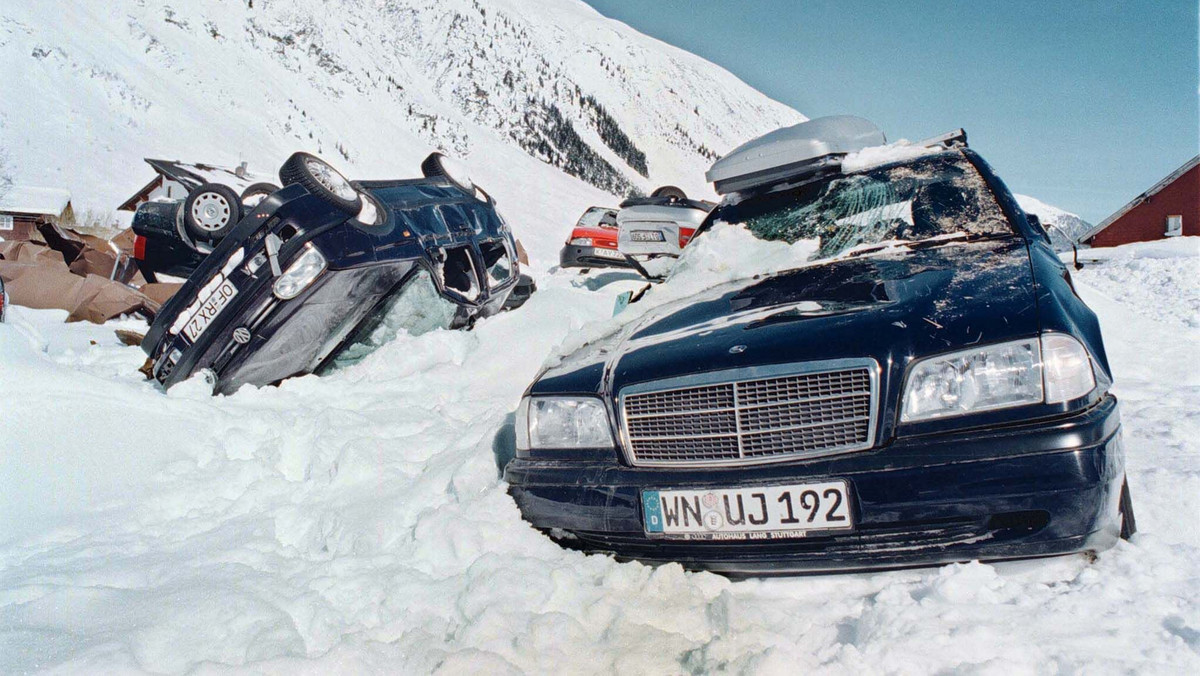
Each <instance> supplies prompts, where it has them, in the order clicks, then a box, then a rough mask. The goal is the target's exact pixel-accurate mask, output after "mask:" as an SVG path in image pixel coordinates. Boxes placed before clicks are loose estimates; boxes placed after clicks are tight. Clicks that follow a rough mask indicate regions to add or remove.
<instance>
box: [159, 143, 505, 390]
mask: <svg viewBox="0 0 1200 676" xmlns="http://www.w3.org/2000/svg"><path fill="white" fill-rule="evenodd" d="M421 168H422V171H423V173H424V174H425V177H424V178H418V179H407V180H388V181H349V180H347V179H346V178H344V177H343V176H342V175H341V174H340V173H338V171H337V170H336V169H334V168H333V167H332V166H330V165H329V164H327V163H326V162H324V161H322V160H321V159H319V158H317V157H315V156H313V155H309V154H307V153H296V154H294V155H292V156H291V157H290V158H289V159H288V161H287V162H286V163H284V165H283V167H282V168H281V169H280V171H279V176H280V179H281V181H282V183H283V185H284V187H283V188H282V189H281V190H279V191H277V192H275V193H273V194H271V195H270V196H268V197H267V198H266V199H264V200H263V201H262V202H261V203H259V204H258V205H257V206H255V207H254V208H253V209H251V210H250V211H249V212H248V213H247V214H246V215H245V216H244V217H243V218H242V219H241V221H240V222H239V223H237V224H236V225H235V226H234V228H233V230H231V231H230V232H229V234H228V235H227V236H225V237H224V238H223V239H222V241H221V242H220V243H219V244H218V245H217V246H216V247H215V248H214V249H213V251H212V253H211V254H209V255H208V256H207V257H205V258H204V260H203V261H202V262H201V263H200V265H199V267H197V268H196V270H195V272H194V273H193V274H192V275H191V276H190V277H189V278H188V280H187V283H186V284H184V286H183V287H182V288H181V289H180V290H179V291H178V292H177V293H176V294H175V296H174V297H173V298H171V300H170V301H169V302H168V303H167V304H166V305H165V306H163V308H162V311H161V312H160V313H159V315H158V317H157V319H156V320H155V322H154V324H153V325H152V326H151V328H150V331H149V332H148V333H147V335H146V338H145V340H144V341H143V343H142V347H143V349H144V350H145V351H146V352H147V354H149V356H150V358H151V361H152V363H153V368H152V373H153V376H154V378H155V379H156V380H158V382H160V383H162V385H164V386H171V385H173V384H175V383H177V382H179V381H181V380H184V379H186V378H188V377H190V376H191V375H193V374H196V373H202V374H204V376H205V378H206V379H207V380H208V381H209V382H210V383H211V384H212V386H213V388H214V391H215V392H219V393H225V392H231V391H233V390H236V389H237V388H238V387H239V386H241V385H243V384H247V383H249V384H253V385H266V384H270V383H275V382H278V381H280V380H282V379H284V378H288V377H290V376H294V375H299V374H304V373H310V372H322V371H325V370H327V369H330V368H336V367H338V366H341V365H345V364H349V363H353V362H355V361H357V360H359V359H361V358H362V357H363V356H365V355H366V354H367V353H368V352H370V351H371V350H372V349H374V348H375V347H378V346H379V345H381V344H382V343H384V342H386V341H387V340H390V339H391V338H392V337H393V336H395V335H396V334H397V332H400V331H406V332H408V333H410V334H419V333H422V332H425V331H428V330H431V329H434V328H439V327H445V328H454V327H463V326H469V325H471V324H472V323H473V322H474V321H475V320H476V319H479V318H482V317H486V316H489V315H492V314H494V313H496V312H499V311H500V310H501V309H504V308H505V304H506V301H507V300H508V298H509V295H510V294H511V293H512V292H513V289H514V288H515V287H516V286H517V284H518V280H519V278H520V277H521V275H520V274H519V263H518V261H517V253H516V245H515V242H514V240H513V236H512V233H511V231H510V229H509V227H508V225H507V224H506V223H505V222H504V220H503V219H502V218H501V217H500V214H499V213H498V212H497V211H496V207H495V203H494V201H493V200H492V199H491V197H490V196H488V194H487V193H486V192H484V191H483V190H482V189H480V188H478V187H477V186H475V185H474V183H473V182H472V181H471V180H470V178H469V177H468V176H467V175H466V174H465V172H463V171H462V169H461V168H460V167H459V166H458V165H457V164H456V163H454V162H452V161H451V160H450V159H449V158H446V157H443V156H442V155H440V154H439V153H434V154H433V155H431V156H430V157H429V158H428V159H426V160H425V162H424V163H423V164H422V167H421Z"/></svg>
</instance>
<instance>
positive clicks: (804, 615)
mask: <svg viewBox="0 0 1200 676" xmlns="http://www.w3.org/2000/svg"><path fill="white" fill-rule="evenodd" d="M729 237H731V238H736V237H738V235H737V234H736V233H734V234H730V235H729ZM704 260H707V258H706V257H701V259H699V262H703V261H704ZM1138 260H1142V259H1141V258H1139V257H1136V256H1131V257H1123V256H1114V257H1112V258H1111V259H1110V260H1108V261H1106V262H1105V263H1103V265H1105V266H1112V267H1111V268H1110V271H1111V273H1112V274H1114V275H1115V274H1116V272H1115V271H1116V270H1117V269H1119V268H1128V269H1130V270H1132V269H1135V268H1136V267H1137V261H1138ZM1094 267H1095V268H1097V269H1099V268H1100V265H1096V266H1094ZM1089 269H1091V268H1089ZM1172 270H1173V271H1172V272H1169V273H1167V274H1168V275H1169V276H1168V277H1167V278H1165V279H1164V280H1163V283H1164V284H1165V285H1166V286H1167V287H1169V288H1175V289H1190V290H1191V292H1192V293H1194V292H1195V286H1196V279H1197V277H1196V276H1195V275H1194V274H1192V273H1191V272H1190V271H1188V270H1186V269H1184V268H1183V267H1176V268H1172ZM1085 272H1087V270H1085ZM621 274H622V273H607V272H605V273H598V274H597V275H596V276H594V277H580V276H578V275H575V274H566V273H563V274H559V275H552V276H549V277H546V278H544V280H543V284H542V287H543V290H542V291H539V293H537V294H535V295H534V296H533V298H532V299H531V300H530V301H529V303H528V304H527V305H526V306H525V307H524V308H522V309H521V310H519V311H517V312H514V313H506V314H503V315H500V316H497V317H493V318H490V319H488V320H485V321H483V322H481V323H480V324H479V326H478V327H477V328H476V329H475V330H474V331H471V332H447V331H433V332H431V333H427V334H425V335H422V336H418V337H404V336H401V337H399V338H397V339H396V340H395V341H394V342H393V343H391V344H388V345H385V346H384V347H382V348H381V349H380V350H378V351H377V352H375V353H373V354H371V355H370V356H368V357H367V358H366V359H364V360H363V361H362V362H361V363H359V364H356V365H354V366H350V367H348V368H346V369H343V370H341V371H338V372H337V373H335V374H332V375H330V376H328V377H324V378H316V377H305V378H299V379H295V380H292V381H288V382H286V383H284V384H283V385H282V386H281V387H278V388H270V387H268V388H263V389H258V390H256V389H250V388H246V389H243V390H242V391H240V392H238V393H237V394H235V395H233V396H230V397H217V398H212V397H208V396H206V395H204V394H202V393H201V392H199V391H198V390H197V391H189V388H187V387H186V386H185V387H182V388H177V389H175V390H172V392H171V393H170V395H166V396H164V395H163V394H162V393H160V392H158V391H157V390H155V389H154V388H153V387H152V386H150V385H148V384H147V383H145V382H144V381H142V380H141V379H140V376H138V375H137V374H136V373H135V372H134V369H136V367H137V366H138V365H140V363H141V360H142V354H141V352H140V351H139V350H138V349H137V348H132V347H124V346H121V345H120V344H119V343H118V342H117V341H116V340H115V338H114V337H113V336H112V333H111V329H112V328H113V327H112V326H106V327H98V326H93V325H88V324H63V323H61V322H62V316H61V314H62V313H58V312H54V311H34V310H27V309H24V308H13V315H12V320H13V321H12V323H10V324H7V325H0V364H2V366H3V368H0V391H2V392H3V394H4V400H5V415H4V418H3V419H4V421H5V422H4V423H3V425H4V429H3V434H2V435H0V458H3V461H2V462H3V463H4V464H3V467H2V469H0V472H2V473H3V475H4V476H5V477H6V479H8V480H9V481H8V483H9V490H7V491H5V492H4V493H3V498H0V500H3V502H0V533H3V538H2V540H3V542H2V543H0V671H3V672H22V671H26V670H32V669H35V668H51V667H57V668H61V669H63V670H66V671H72V672H97V671H111V670H116V671H129V670H133V671H153V672H175V673H178V672H182V671H187V670H191V669H199V670H201V671H204V672H224V671H226V670H227V669H229V668H236V667H247V668H251V669H253V670H254V671H256V672H260V673H262V672H266V673H296V672H303V673H313V674H317V673H345V672H360V673H361V672H407V673H422V672H435V671H439V670H440V671H442V672H445V673H461V672H465V671H487V672H489V673H491V672H499V673H516V672H520V671H524V672H576V673H601V672H612V671H620V672H634V673H646V672H651V673H680V672H687V673H705V672H712V671H730V672H746V671H755V672H767V673H782V672H787V673H795V672H796V671H802V672H811V671H829V672H836V673H861V672H864V671H865V672H904V673H930V672H943V671H976V672H985V673H991V672H1005V673H1009V672H1037V671H1041V670H1044V669H1046V665H1054V669H1057V670H1062V671H1068V672H1077V671H1090V670H1095V669H1101V670H1112V671H1114V672H1127V671H1141V670H1154V671H1159V672H1173V673H1194V672H1196V671H1197V670H1200V652H1198V651H1197V642H1196V641H1197V639H1196V637H1197V635H1198V632H1200V577H1198V576H1197V573H1196V568H1195V561H1196V560H1197V558H1198V557H1200V524H1198V523H1197V521H1196V519H1193V518H1190V517H1189V516H1188V515H1194V514H1200V462H1198V461H1200V418H1197V416H1195V415H1194V410H1193V409H1194V402H1195V401H1196V399H1197V397H1200V374H1198V373H1197V372H1196V370H1195V369H1188V368H1185V367H1183V366H1184V365H1187V364H1194V363H1195V360H1196V358H1197V356H1198V355H1197V354H1196V350H1197V348H1196V346H1197V345H1198V344H1200V331H1198V330H1197V329H1195V328H1189V327H1187V326H1179V325H1178V324H1176V323H1173V322H1171V323H1164V322H1163V321H1160V318H1158V317H1151V316H1148V313H1145V312H1144V310H1143V308H1141V307H1140V305H1142V304H1143V302H1142V301H1141V300H1138V299H1131V298H1130V297H1129V295H1128V294H1126V293H1120V294H1112V295H1111V297H1110V296H1109V295H1107V294H1105V293H1103V292H1101V291H1098V290H1096V289H1095V288H1093V287H1091V286H1089V281H1088V280H1087V279H1086V277H1087V275H1080V276H1078V277H1077V284H1078V286H1079V288H1080V291H1081V293H1082V294H1083V295H1084V297H1085V299H1086V300H1087V301H1088V302H1089V303H1090V304H1091V305H1092V307H1094V308H1095V309H1096V310H1097V312H1098V313H1099V315H1100V318H1101V321H1102V323H1103V327H1104V330H1105V336H1106V338H1107V343H1108V349H1109V355H1110V359H1111V360H1112V363H1113V367H1114V370H1115V372H1116V376H1117V384H1116V391H1117V393H1118V395H1119V396H1120V397H1121V399H1122V415H1123V420H1124V430H1125V431H1124V434H1125V441H1126V445H1127V452H1128V471H1129V478H1130V483H1131V486H1132V490H1133V495H1134V499H1135V501H1136V506H1137V509H1138V517H1139V524H1140V526H1141V528H1142V531H1141V533H1140V534H1139V535H1138V536H1137V537H1136V538H1135V539H1134V541H1133V542H1131V543H1121V544H1119V545H1118V546H1117V547H1116V548H1115V549H1113V550H1110V551H1108V552H1105V553H1102V554H1101V555H1100V556H1099V558H1098V560H1096V561H1095V562H1089V561H1088V560H1087V559H1086V558H1084V557H1068V558H1060V559H1052V560H1042V561H1030V562H1021V563H1010V564H998V565H982V564H967V565H952V566H946V567H942V568H935V569H924V570H911V571H900V572H891V573H878V574H863V575H843V576H826V577H807V578H796V579H770V580H750V581H743V582H731V581H729V580H726V579H724V578H721V577H717V576H714V575H709V574H690V573H684V572H683V571H682V570H681V569H680V568H679V567H678V566H673V565H670V566H662V567H659V568H650V567H647V566H643V565H641V564H638V563H627V564H618V563H616V562H614V561H613V560H612V559H610V558H608V557H605V556H585V555H583V554H580V553H578V552H571V551H566V550H563V549H561V548H559V547H558V546H557V545H555V544H554V543H552V542H551V541H550V540H549V539H547V538H546V537H545V536H543V535H541V534H539V533H538V532H536V531H534V530H533V529H532V528H530V527H528V526H527V525H526V524H525V523H524V522H523V521H522V520H521V518H520V515H519V513H518V511H517V509H516V506H515V505H514V504H513V502H512V500H511V498H509V496H508V495H507V494H506V492H505V486H504V484H503V483H502V482H501V481H500V480H499V478H498V474H497V472H498V470H497V460H496V456H497V453H498V452H499V453H500V454H501V455H502V454H503V450H504V448H505V446H504V444H503V443H500V444H497V443H496V441H495V435H496V432H497V430H499V429H500V428H501V427H502V426H503V424H504V422H505V420H506V419H508V417H509V416H510V415H511V411H512V410H513V409H514V408H515V406H516V404H517V402H518V400H519V398H520V395H521V392H522V390H523V389H524V387H525V386H526V385H527V384H528V383H529V381H530V380H531V379H532V378H533V376H534V375H535V373H536V372H537V370H538V368H539V366H540V364H541V361H542V358H543V355H545V354H546V353H548V352H549V351H550V350H552V349H553V348H554V346H555V345H556V344H557V343H559V342H560V341H563V340H565V339H568V338H571V337H573V336H575V335H577V334H578V333H579V332H580V330H581V328H582V327H583V326H585V325H586V324H589V323H593V322H598V321H600V320H602V319H604V318H605V317H607V316H608V315H609V314H610V313H611V310H612V302H613V295H614V294H615V291H617V290H623V289H626V288H631V287H632V286H634V285H636V282H633V281H631V279H630V278H629V277H628V275H624V276H620V275H621ZM730 274H732V273H730ZM1129 274H1133V273H1132V272H1130V273H1129ZM612 279H617V280H618V281H616V282H614V283H608V284H606V283H605V282H606V281H607V280H612ZM1118 299H1119V300H1118ZM121 326H123V327H126V328H131V327H133V326H134V323H132V322H125V323H122V324H121ZM93 341H94V344H93ZM66 412H70V413H69V414H67V413H66ZM64 415H67V416H68V417H64ZM23 468H29V469H27V470H26V469H23ZM13 490H16V491H17V492H16V493H15V494H14V493H13ZM72 507H84V508H87V510H88V511H86V512H84V513H79V512H78V510H77V509H72ZM1080 618H1087V621H1086V622H1085V621H1081V619H1080Z"/></svg>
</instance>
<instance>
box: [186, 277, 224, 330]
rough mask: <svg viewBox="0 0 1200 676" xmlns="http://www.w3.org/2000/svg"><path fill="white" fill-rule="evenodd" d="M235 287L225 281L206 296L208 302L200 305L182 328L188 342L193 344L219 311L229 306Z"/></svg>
mask: <svg viewBox="0 0 1200 676" xmlns="http://www.w3.org/2000/svg"><path fill="white" fill-rule="evenodd" d="M237 292H238V290H237V287H236V286H234V285H233V283H232V282H230V281H228V280H226V281H224V282H221V284H220V285H218V286H217V288H216V289H214V290H213V292H212V293H211V294H210V295H209V296H208V300H206V301H204V302H203V303H201V304H200V307H199V308H197V310H196V313H195V314H193V315H192V318H191V319H189V320H188V322H187V324H185V325H184V327H183V335H185V336H187V338H188V340H190V341H192V342H193V343H194V342H196V339H197V338H199V337H200V334H202V333H204V330H205V329H207V328H208V325H209V324H211V323H212V321H213V319H215V318H216V316H217V315H219V314H221V310H224V309H225V306H226V305H229V301H231V300H233V297H234V296H236V295H237Z"/></svg>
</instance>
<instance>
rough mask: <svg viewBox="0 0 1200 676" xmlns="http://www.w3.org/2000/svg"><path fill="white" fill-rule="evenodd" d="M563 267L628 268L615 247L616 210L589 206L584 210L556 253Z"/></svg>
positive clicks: (622, 256) (627, 264)
mask: <svg viewBox="0 0 1200 676" xmlns="http://www.w3.org/2000/svg"><path fill="white" fill-rule="evenodd" d="M558 260H559V265H560V266H561V267H564V268H605V267H607V268H627V267H629V263H628V262H627V261H626V260H625V256H624V255H623V254H622V253H621V252H620V251H618V250H617V209H610V208H608V207H591V208H590V209H588V210H587V211H585V212H583V215H582V216H580V217H579V221H578V222H577V223H575V229H574V230H572V231H571V237H570V238H569V239H567V243H566V244H565V245H564V246H563V248H562V251H560V252H559V254H558Z"/></svg>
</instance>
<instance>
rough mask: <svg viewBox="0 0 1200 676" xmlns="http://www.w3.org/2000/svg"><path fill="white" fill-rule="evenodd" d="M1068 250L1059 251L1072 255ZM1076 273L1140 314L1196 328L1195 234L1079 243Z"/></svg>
mask: <svg viewBox="0 0 1200 676" xmlns="http://www.w3.org/2000/svg"><path fill="white" fill-rule="evenodd" d="M1071 258H1072V257H1071V255H1070V254H1067V255H1064V256H1063V259H1064V260H1071ZM1079 261H1080V263H1082V264H1083V269H1082V270H1078V271H1076V272H1075V273H1074V274H1075V278H1076V279H1078V280H1081V281H1082V282H1084V283H1086V284H1087V285H1089V286H1091V287H1094V288H1095V289H1097V290H1099V291H1102V292H1104V293H1105V294H1107V295H1109V296H1111V297H1113V298H1121V299H1122V300H1124V301H1126V302H1127V303H1129V306H1130V307H1131V308H1133V310H1134V311H1135V312H1137V313H1139V314H1141V315H1142V316H1145V317H1149V318H1153V319H1157V320H1159V321H1162V322H1164V323H1166V324H1174V325H1179V326H1187V327H1191V328H1200V285H1197V284H1196V283H1195V280H1197V279H1200V237H1174V238H1171V239H1165V240H1158V241H1155V242H1139V243H1136V244H1127V245H1125V246H1120V247H1112V248H1107V247H1106V248H1098V249H1080V250H1079Z"/></svg>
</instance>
